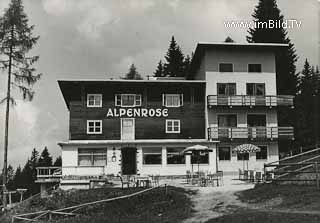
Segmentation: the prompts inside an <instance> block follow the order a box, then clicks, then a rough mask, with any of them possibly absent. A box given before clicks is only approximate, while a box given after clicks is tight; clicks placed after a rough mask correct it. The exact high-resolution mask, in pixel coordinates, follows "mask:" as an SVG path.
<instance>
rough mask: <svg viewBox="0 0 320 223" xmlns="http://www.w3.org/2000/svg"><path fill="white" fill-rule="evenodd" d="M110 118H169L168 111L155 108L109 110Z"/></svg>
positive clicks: (108, 115)
mask: <svg viewBox="0 0 320 223" xmlns="http://www.w3.org/2000/svg"><path fill="white" fill-rule="evenodd" d="M108 117H145V118H147V117H168V109H167V108H165V109H161V108H157V109H153V108H150V109H148V108H114V109H112V108H109V109H108V112H107V118H108Z"/></svg>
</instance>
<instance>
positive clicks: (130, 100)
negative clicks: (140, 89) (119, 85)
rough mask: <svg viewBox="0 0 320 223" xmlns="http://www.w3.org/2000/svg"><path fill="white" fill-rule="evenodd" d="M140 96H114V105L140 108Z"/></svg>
mask: <svg viewBox="0 0 320 223" xmlns="http://www.w3.org/2000/svg"><path fill="white" fill-rule="evenodd" d="M141 98H142V97H141V94H116V96H115V104H116V106H121V107H138V106H141V100H142V99H141Z"/></svg>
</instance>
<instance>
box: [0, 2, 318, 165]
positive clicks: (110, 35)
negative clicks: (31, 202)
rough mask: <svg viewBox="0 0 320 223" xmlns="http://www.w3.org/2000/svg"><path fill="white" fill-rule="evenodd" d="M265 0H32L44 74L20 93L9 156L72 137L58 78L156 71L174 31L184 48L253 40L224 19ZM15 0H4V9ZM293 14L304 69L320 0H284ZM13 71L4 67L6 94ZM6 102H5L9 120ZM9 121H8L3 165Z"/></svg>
mask: <svg viewBox="0 0 320 223" xmlns="http://www.w3.org/2000/svg"><path fill="white" fill-rule="evenodd" d="M257 2H258V0H241V1H239V0H25V1H24V5H25V12H26V13H27V15H28V18H29V24H33V25H35V29H34V33H35V34H36V35H40V39H39V41H38V44H37V45H36V46H35V47H34V49H33V50H32V51H31V52H30V54H31V55H39V56H40V60H39V61H38V62H37V64H36V68H37V70H38V72H40V73H42V74H43V76H42V79H41V80H40V81H39V82H38V83H37V84H36V85H35V88H34V89H35V91H36V95H35V98H34V100H33V101H32V102H24V101H22V100H20V98H21V96H20V94H19V92H17V93H15V97H16V99H18V101H17V102H18V103H17V105H16V106H15V107H12V108H11V113H10V130H9V154H8V160H9V163H10V164H12V165H14V166H17V165H19V164H21V165H24V163H25V162H26V160H27V158H28V157H29V156H30V154H31V150H32V149H33V148H36V149H37V150H38V151H42V150H43V148H44V147H45V146H47V147H48V149H49V151H50V153H51V154H52V155H53V156H54V157H56V156H58V155H60V153H61V151H60V148H59V146H58V145H57V143H58V142H61V141H66V140H68V136H69V134H68V115H69V113H68V110H67V108H66V106H65V103H64V101H63V98H62V95H61V92H60V90H59V88H58V84H57V80H58V79H77V78H85V79H88V78H99V79H106V78H118V77H120V76H123V75H124V74H125V73H126V72H127V71H128V68H129V66H130V65H131V64H132V63H134V64H135V65H136V67H137V68H138V71H139V72H140V73H141V74H142V75H143V76H146V75H152V73H153V72H154V70H155V68H156V66H157V63H158V61H159V60H160V59H163V57H164V54H165V53H166V51H167V49H168V46H169V41H170V39H171V36H172V35H174V36H175V39H176V40H177V42H178V44H179V45H180V46H181V47H182V50H183V53H185V54H191V52H192V51H194V50H195V47H196V44H197V43H198V42H221V41H223V40H224V39H225V38H226V37H227V36H230V37H231V38H232V39H234V40H235V41H236V42H240V43H241V42H245V41H246V38H245V37H246V35H247V30H246V29H240V28H238V29H235V28H234V29H231V28H225V27H224V23H223V22H224V21H228V20H239V21H240V20H245V21H251V20H252V17H251V14H252V12H253V9H254V6H255V5H256V4H257ZM8 3H9V0H0V12H1V15H2V13H3V11H4V8H6V7H7V6H8ZM278 6H279V8H280V10H281V12H282V13H283V14H284V16H285V18H286V19H297V20H299V21H301V22H302V25H301V27H300V28H295V29H289V30H288V32H289V37H290V38H291V40H292V42H293V43H294V44H295V47H296V50H297V54H298V55H299V58H300V59H299V61H298V63H297V66H298V70H301V68H302V65H303V62H304V60H305V58H308V60H309V61H310V62H311V64H320V58H319V49H320V47H319V46H320V19H319V17H320V1H319V2H318V1H317V0H278ZM5 88H6V73H1V71H0V98H3V97H4V94H5V90H4V89H5ZM4 116H5V105H4V104H2V105H0V126H3V127H4ZM3 129H4V128H0V165H1V166H2V161H3V141H4V140H3V139H4V130H3Z"/></svg>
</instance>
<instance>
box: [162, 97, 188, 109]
mask: <svg viewBox="0 0 320 223" xmlns="http://www.w3.org/2000/svg"><path fill="white" fill-rule="evenodd" d="M162 98H163V99H162V105H163V106H166V107H181V106H183V94H163V95H162Z"/></svg>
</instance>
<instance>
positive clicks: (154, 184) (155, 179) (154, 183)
mask: <svg viewBox="0 0 320 223" xmlns="http://www.w3.org/2000/svg"><path fill="white" fill-rule="evenodd" d="M150 177H151V186H152V187H159V185H160V184H159V179H160V175H151V176H150Z"/></svg>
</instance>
